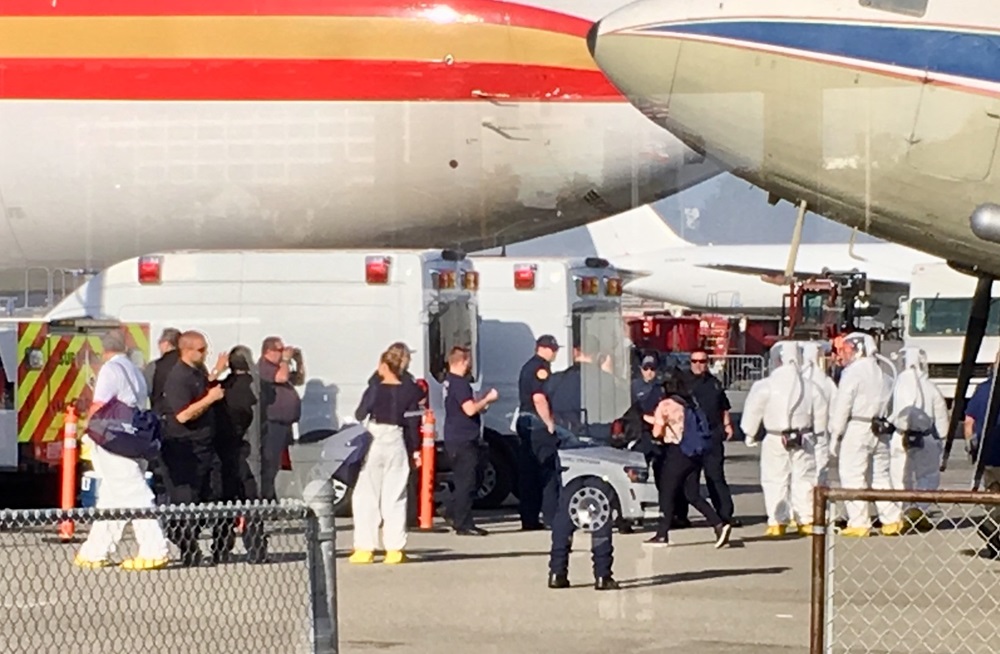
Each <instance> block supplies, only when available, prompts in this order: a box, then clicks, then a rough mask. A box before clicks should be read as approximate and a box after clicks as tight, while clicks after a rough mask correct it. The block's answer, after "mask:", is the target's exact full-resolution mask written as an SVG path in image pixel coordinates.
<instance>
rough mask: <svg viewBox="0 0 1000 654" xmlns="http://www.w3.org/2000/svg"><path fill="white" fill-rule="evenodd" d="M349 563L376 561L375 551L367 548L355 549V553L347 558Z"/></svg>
mask: <svg viewBox="0 0 1000 654" xmlns="http://www.w3.org/2000/svg"><path fill="white" fill-rule="evenodd" d="M347 561H348V562H349V563H359V564H365V563H374V562H375V553H374V552H369V551H367V550H355V551H354V554H351V558H349V559H347Z"/></svg>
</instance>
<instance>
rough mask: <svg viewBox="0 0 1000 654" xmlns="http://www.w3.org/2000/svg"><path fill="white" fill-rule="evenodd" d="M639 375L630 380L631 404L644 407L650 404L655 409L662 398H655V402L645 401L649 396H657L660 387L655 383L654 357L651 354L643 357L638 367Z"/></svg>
mask: <svg viewBox="0 0 1000 654" xmlns="http://www.w3.org/2000/svg"><path fill="white" fill-rule="evenodd" d="M639 375H640V376H639V377H638V378H636V379H633V380H632V404H635V403H636V402H640V403H642V405H643V406H644V407H645V406H647V405H649V404H651V405H652V406H653V408H656V405H657V404H659V401H660V399H663V398H660V397H657V399H655V400H647V398H648V397H649V395H650V394H656V395H659V393H658V391H659V390H660V386H659V384H657V383H656V357H654V356H653V355H651V354H647V355H646V356H645V357H643V359H642V364H641V365H640V367H639Z"/></svg>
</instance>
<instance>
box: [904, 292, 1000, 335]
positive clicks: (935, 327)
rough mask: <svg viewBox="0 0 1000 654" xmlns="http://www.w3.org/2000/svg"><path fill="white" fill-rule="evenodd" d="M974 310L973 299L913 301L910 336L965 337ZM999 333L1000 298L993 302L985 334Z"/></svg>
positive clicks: (933, 298)
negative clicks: (970, 314) (970, 315)
mask: <svg viewBox="0 0 1000 654" xmlns="http://www.w3.org/2000/svg"><path fill="white" fill-rule="evenodd" d="M971 310H972V298H971V297H929V298H914V299H912V300H910V324H909V328H910V334H911V335H914V336H964V335H965V330H966V329H967V328H968V324H969V312H970V311H971ZM998 330H1000V299H994V300H993V301H992V302H991V303H990V318H989V324H988V325H987V326H986V333H988V334H995V333H997V331H998Z"/></svg>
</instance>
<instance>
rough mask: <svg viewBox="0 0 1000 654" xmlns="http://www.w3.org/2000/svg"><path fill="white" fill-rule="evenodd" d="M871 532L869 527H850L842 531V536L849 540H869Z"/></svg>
mask: <svg viewBox="0 0 1000 654" xmlns="http://www.w3.org/2000/svg"><path fill="white" fill-rule="evenodd" d="M870 531H871V530H870V529H869V528H868V527H848V528H847V529H844V530H843V531H841V532H840V535H841V536H846V537H847V538H868V535H869V532H870Z"/></svg>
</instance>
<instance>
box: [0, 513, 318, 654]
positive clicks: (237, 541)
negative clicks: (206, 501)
mask: <svg viewBox="0 0 1000 654" xmlns="http://www.w3.org/2000/svg"><path fill="white" fill-rule="evenodd" d="M66 521H72V525H73V531H74V532H75V533H74V539H73V541H72V542H68V543H67V542H64V541H63V540H61V539H60V536H59V531H60V524H62V525H66V524H67V522H66ZM121 521H130V522H128V523H127V524H128V525H129V526H125V523H123V522H121ZM319 524H320V523H319V520H318V519H317V517H316V514H315V513H314V512H313V510H312V509H310V508H308V507H306V506H305V505H304V504H302V503H293V502H282V503H280V504H279V503H261V502H254V503H246V504H213V505H196V506H170V507H158V508H153V509H135V510H133V509H100V510H95V509H75V510H72V511H59V510H38V511H0V603H2V612H0V614H2V616H3V617H2V619H0V651H2V652H4V653H5V654H14V653H19V652H30V653H31V654H40V653H43V652H58V653H60V654H67V653H71V652H87V653H88V654H99V653H103V652H107V653H109V654H110V653H112V652H114V653H119V652H170V653H171V654H176V653H177V652H191V653H194V652H206V653H212V654H217V653H223V652H234V653H236V652H238V653H239V654H250V653H251V652H261V653H265V652H266V653H268V654H273V653H275V652H282V653H284V652H287V653H289V654H291V653H298V652H302V653H303V654H305V653H313V652H324V653H325V652H335V651H336V644H335V640H334V641H333V642H332V643H331V640H330V639H329V638H330V633H329V632H333V633H334V634H335V631H336V629H335V623H336V621H335V614H336V607H335V605H332V611H328V607H330V606H331V604H330V603H327V602H325V601H324V600H326V599H327V595H328V593H327V589H328V588H329V590H330V591H331V592H330V596H331V597H332V589H333V587H334V583H335V582H334V583H330V584H329V586H327V582H328V581H333V579H332V577H328V576H327V573H329V574H332V570H329V569H328V570H327V572H324V566H328V567H329V568H332V563H333V562H332V542H330V543H329V544H328V546H327V547H321V542H323V541H324V540H326V541H332V530H330V529H327V531H328V532H330V533H327V534H321V532H320V528H319ZM122 528H124V538H122V540H121V541H120V542H119V543H118V545H117V547H114V546H113V545H112V543H113V541H114V537H115V534H117V533H120V530H121V529H122ZM136 533H138V535H139V540H140V541H141V547H140V543H139V542H137V540H136ZM161 534H162V535H163V536H165V537H166V539H167V540H168V542H167V548H168V550H167V551H168V555H167V556H168V559H169V560H168V561H167V562H166V563H165V565H164V560H163V557H162V553H163V545H164V541H163V539H162V536H161ZM140 550H142V551H140ZM139 557H142V558H139ZM326 559H328V560H326ZM326 613H329V614H328V615H324V614H326ZM331 615H332V616H334V617H333V619H332V620H331V619H330V616H331ZM331 622H332V624H331ZM324 630H326V632H327V634H326V636H327V639H326V640H324V638H323V636H324V634H323V631H324Z"/></svg>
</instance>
